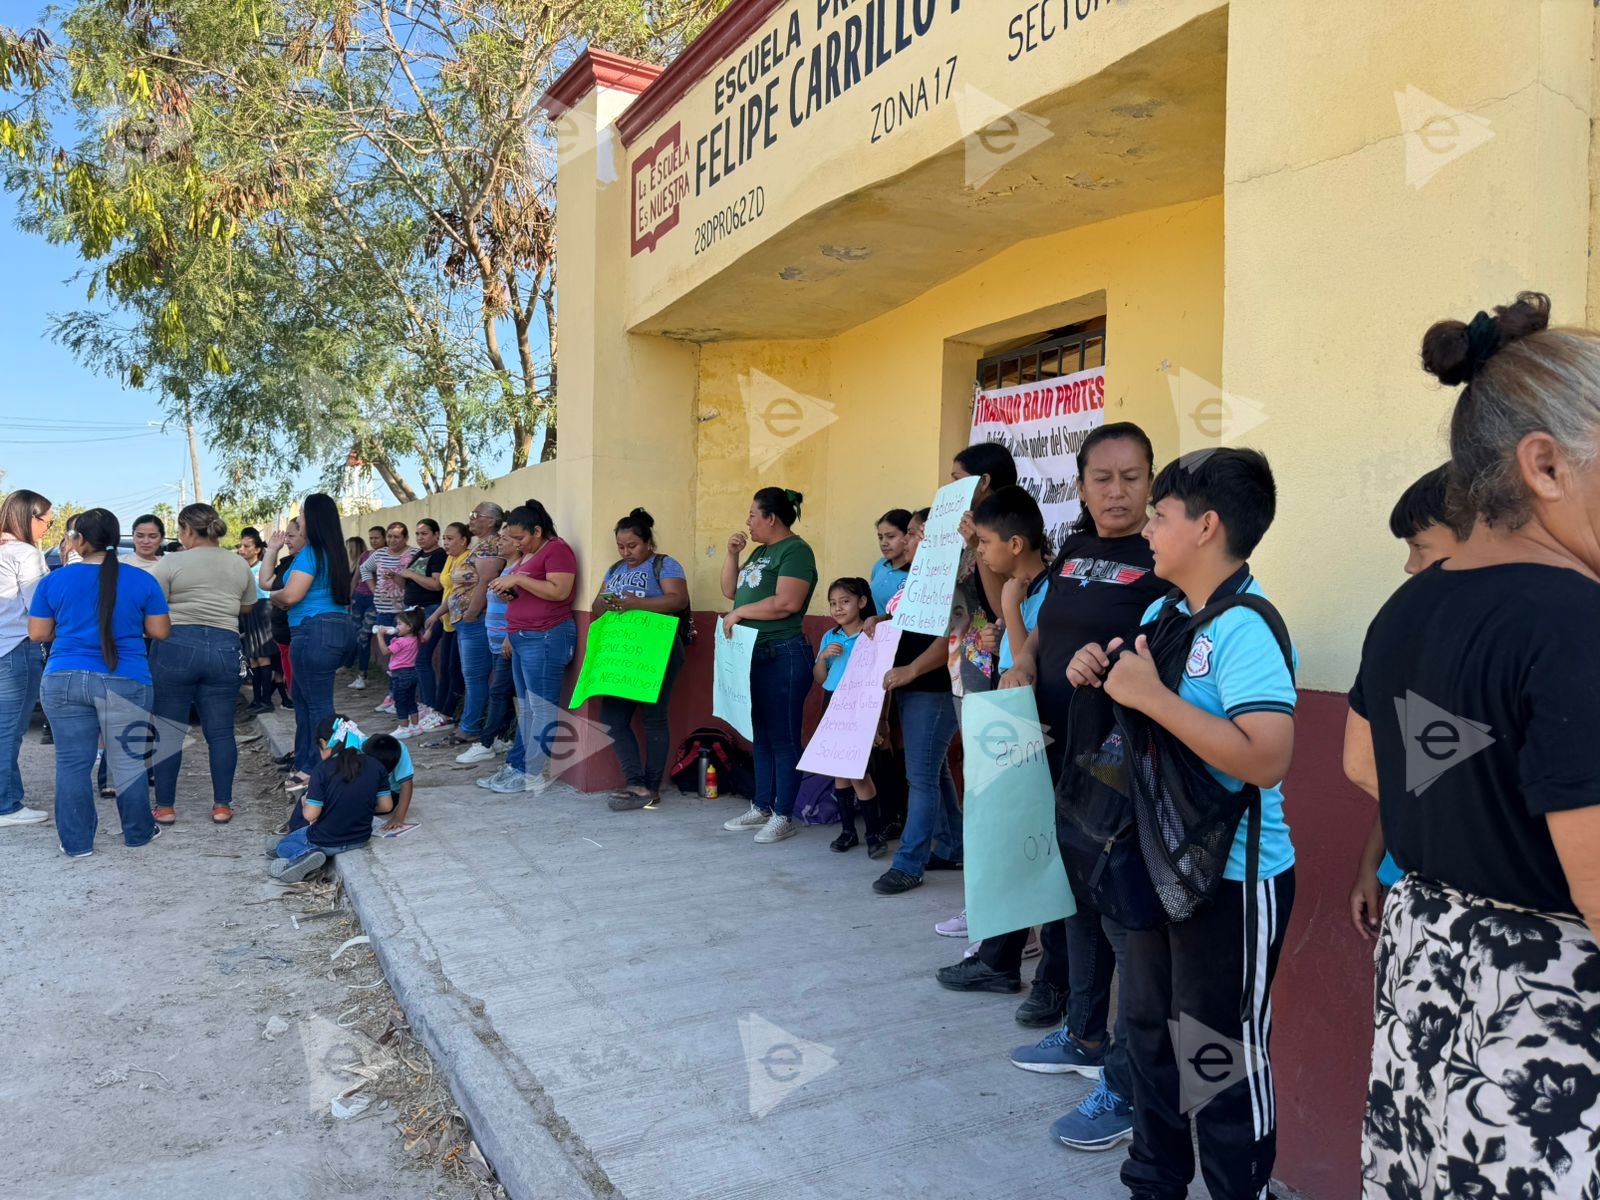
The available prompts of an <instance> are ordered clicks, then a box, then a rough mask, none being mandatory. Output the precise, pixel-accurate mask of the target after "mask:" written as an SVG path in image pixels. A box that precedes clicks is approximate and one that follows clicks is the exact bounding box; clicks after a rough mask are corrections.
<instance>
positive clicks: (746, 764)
mask: <svg viewBox="0 0 1600 1200" xmlns="http://www.w3.org/2000/svg"><path fill="white" fill-rule="evenodd" d="M702 748H703V749H705V750H706V752H707V753H708V754H709V755H710V756H711V761H712V763H713V764H715V766H716V768H717V794H718V795H719V796H743V797H745V798H746V799H748V800H754V799H755V795H756V765H755V762H754V760H752V759H751V757H750V752H749V751H748V750H746V749H745V748H744V747H743V746H741V745H739V743H738V742H736V741H734V740H733V738H731V737H729V736H728V735H727V734H726V733H724V732H723V731H722V730H720V729H711V728H702V729H696V730H695V731H694V732H693V733H691V734H690V735H689V736H688V737H686V738H684V739H683V745H682V746H680V747H678V753H677V756H676V757H675V758H674V759H673V760H672V766H671V768H670V769H669V770H668V771H667V777H668V778H669V779H671V780H672V782H673V783H675V784H677V785H678V790H679V791H680V792H698V791H699V790H700V751H701V749H702Z"/></svg>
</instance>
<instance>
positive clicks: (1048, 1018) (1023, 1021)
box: [1017, 979, 1067, 1029]
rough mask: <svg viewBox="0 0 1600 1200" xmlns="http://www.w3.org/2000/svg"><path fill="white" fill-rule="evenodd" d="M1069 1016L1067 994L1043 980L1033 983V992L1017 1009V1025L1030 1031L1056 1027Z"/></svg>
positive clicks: (1036, 980)
mask: <svg viewBox="0 0 1600 1200" xmlns="http://www.w3.org/2000/svg"><path fill="white" fill-rule="evenodd" d="M1066 1015H1067V993H1066V991H1065V990H1064V989H1062V988H1058V987H1056V985H1055V984H1053V983H1047V982H1046V981H1045V980H1043V979H1035V980H1034V981H1033V991H1032V992H1030V993H1029V995H1028V998H1027V999H1026V1000H1024V1001H1023V1002H1022V1004H1021V1005H1020V1006H1019V1007H1018V1008H1017V1024H1018V1025H1026V1026H1027V1027H1028V1028H1030V1029H1043V1028H1044V1027H1045V1026H1046V1025H1054V1024H1056V1022H1058V1021H1060V1020H1061V1018H1062V1017H1064V1016H1066Z"/></svg>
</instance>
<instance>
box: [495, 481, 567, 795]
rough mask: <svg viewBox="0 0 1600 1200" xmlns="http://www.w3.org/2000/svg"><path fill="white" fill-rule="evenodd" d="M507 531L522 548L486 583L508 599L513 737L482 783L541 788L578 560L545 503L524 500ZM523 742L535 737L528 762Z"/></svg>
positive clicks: (557, 709)
mask: <svg viewBox="0 0 1600 1200" xmlns="http://www.w3.org/2000/svg"><path fill="white" fill-rule="evenodd" d="M506 533H507V535H509V537H510V538H511V539H512V541H513V542H514V543H515V544H516V545H517V546H518V547H519V548H520V549H521V551H522V554H523V558H522V561H520V562H519V563H517V565H516V567H515V568H513V569H512V570H510V571H508V572H507V573H506V574H504V575H502V576H501V577H500V578H499V579H496V580H494V581H493V582H492V583H490V584H489V587H490V588H492V589H493V590H494V591H495V592H496V593H498V594H499V595H501V596H504V597H505V599H506V602H507V603H506V636H507V640H508V641H509V642H510V644H511V670H512V679H513V681H514V684H515V687H516V692H517V706H518V710H519V711H518V719H517V739H516V744H515V745H514V746H512V748H511V752H510V753H509V754H507V755H506V765H505V766H504V767H502V768H501V769H500V771H499V773H498V774H496V775H495V776H493V777H492V778H491V779H488V780H485V781H483V783H484V785H485V786H486V787H487V788H488V789H489V790H490V791H492V792H521V791H534V792H540V791H543V790H544V788H545V784H546V782H547V781H546V780H545V778H544V764H545V760H546V758H548V757H549V745H550V739H549V737H548V735H547V731H548V730H549V728H550V726H551V725H552V724H553V723H554V722H555V721H557V720H559V719H560V718H561V715H562V713H561V676H562V673H563V672H564V671H565V670H566V668H567V664H568V663H570V662H571V661H572V654H573V651H574V649H576V647H577V644H578V627H577V623H576V622H575V621H573V619H572V594H573V588H574V585H575V584H576V583H577V579H578V559H577V556H576V555H574V554H573V553H572V547H571V546H569V545H567V543H566V542H564V541H562V540H561V539H560V538H559V537H557V536H556V526H555V521H554V520H552V519H551V517H550V514H549V512H547V511H546V510H545V507H544V505H543V504H541V503H539V501H537V500H529V501H528V502H527V503H526V504H524V505H522V507H520V508H517V509H514V510H512V513H511V515H510V516H509V517H507V518H506ZM525 741H531V742H533V748H532V755H531V761H530V757H529V751H528V747H527V746H526V744H525Z"/></svg>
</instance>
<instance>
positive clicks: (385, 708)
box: [372, 696, 394, 717]
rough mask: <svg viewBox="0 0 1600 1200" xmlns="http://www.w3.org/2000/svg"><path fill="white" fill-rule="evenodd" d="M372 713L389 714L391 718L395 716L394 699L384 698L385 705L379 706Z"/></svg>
mask: <svg viewBox="0 0 1600 1200" xmlns="http://www.w3.org/2000/svg"><path fill="white" fill-rule="evenodd" d="M372 711H373V712H381V713H388V714H389V715H390V716H391V717H392V716H394V697H393V696H385V697H384V698H383V703H382V704H380V705H378V707H376V708H374V709H373V710H372Z"/></svg>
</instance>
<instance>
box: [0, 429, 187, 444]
mask: <svg viewBox="0 0 1600 1200" xmlns="http://www.w3.org/2000/svg"><path fill="white" fill-rule="evenodd" d="M165 436H167V435H166V434H164V433H150V432H145V433H123V434H118V435H117V436H115V437H92V438H86V437H76V436H74V437H73V439H72V440H73V442H74V443H76V444H79V445H81V444H83V443H86V442H129V441H132V440H134V439H135V438H146V437H165ZM60 444H61V438H59V437H53V438H14V437H8V438H6V445H8V446H58V445H60Z"/></svg>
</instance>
